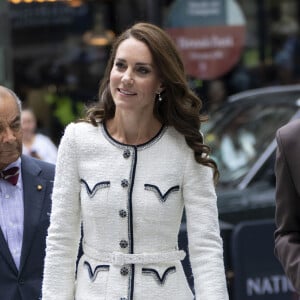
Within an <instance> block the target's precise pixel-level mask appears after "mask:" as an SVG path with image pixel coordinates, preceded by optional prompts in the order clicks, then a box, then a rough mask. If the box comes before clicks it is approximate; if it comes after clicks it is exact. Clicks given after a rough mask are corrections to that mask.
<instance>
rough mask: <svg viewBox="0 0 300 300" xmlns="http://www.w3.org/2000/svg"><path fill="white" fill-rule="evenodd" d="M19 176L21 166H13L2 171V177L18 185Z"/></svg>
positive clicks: (0, 174) (0, 173) (0, 176)
mask: <svg viewBox="0 0 300 300" xmlns="http://www.w3.org/2000/svg"><path fill="white" fill-rule="evenodd" d="M18 178H19V168H18V167H12V168H10V169H7V170H4V171H0V179H4V180H6V181H8V182H9V183H11V184H13V185H16V184H17V182H18Z"/></svg>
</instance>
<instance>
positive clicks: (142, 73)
mask: <svg viewBox="0 0 300 300" xmlns="http://www.w3.org/2000/svg"><path fill="white" fill-rule="evenodd" d="M110 91H111V94H112V97H113V100H114V103H115V105H116V111H117V110H120V109H122V110H131V111H134V112H136V113H138V114H140V113H142V112H143V114H144V113H145V112H146V113H149V114H153V107H154V101H155V97H156V94H157V93H159V92H161V91H162V83H161V80H160V78H159V77H158V72H157V68H156V66H155V65H154V62H153V58H152V55H151V52H150V50H149V49H148V47H147V46H146V44H144V43H143V42H141V41H138V40H136V39H135V38H129V39H126V40H124V41H123V42H122V43H121V44H120V45H119V47H118V49H117V51H116V57H115V60H114V65H113V67H112V70H111V72H110Z"/></svg>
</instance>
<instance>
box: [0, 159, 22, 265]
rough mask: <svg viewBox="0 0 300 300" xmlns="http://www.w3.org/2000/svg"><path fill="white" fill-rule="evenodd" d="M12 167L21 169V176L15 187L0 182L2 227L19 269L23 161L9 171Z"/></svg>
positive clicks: (0, 222)
mask: <svg viewBox="0 0 300 300" xmlns="http://www.w3.org/2000/svg"><path fill="white" fill-rule="evenodd" d="M11 167H19V168H20V174H19V179H18V182H17V184H16V185H15V186H14V185H12V184H10V183H9V182H7V181H5V180H0V226H1V230H2V233H3V236H4V238H5V240H6V242H7V244H8V247H9V250H10V252H11V254H12V257H13V259H14V261H15V264H16V267H17V268H19V265H20V257H21V250H22V240H23V221H24V203H23V184H22V174H21V159H20V158H19V159H18V160H17V161H15V162H13V163H12V164H10V165H9V166H8V167H7V169H8V168H11Z"/></svg>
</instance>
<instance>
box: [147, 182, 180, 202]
mask: <svg viewBox="0 0 300 300" xmlns="http://www.w3.org/2000/svg"><path fill="white" fill-rule="evenodd" d="M144 188H145V190H146V191H152V192H153V193H155V195H156V197H157V198H158V200H159V201H161V202H165V201H166V200H167V198H168V197H169V196H170V195H171V193H174V192H179V190H180V187H179V185H174V186H172V187H170V188H169V189H168V190H167V191H162V190H161V189H160V188H159V187H158V186H156V185H154V184H149V183H146V184H144Z"/></svg>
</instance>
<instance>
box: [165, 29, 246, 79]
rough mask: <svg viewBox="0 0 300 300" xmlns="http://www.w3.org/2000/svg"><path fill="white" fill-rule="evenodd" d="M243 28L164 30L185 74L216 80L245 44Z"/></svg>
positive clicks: (233, 61) (227, 69) (231, 65)
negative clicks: (178, 55) (174, 48)
mask: <svg viewBox="0 0 300 300" xmlns="http://www.w3.org/2000/svg"><path fill="white" fill-rule="evenodd" d="M245 30H246V29H245V26H243V25H232V26H230V25H227V26H226V25H225V26H208V27H188V28H167V29H166V31H167V32H168V33H169V34H170V35H171V37H172V38H173V39H174V40H175V43H176V45H177V48H178V50H179V51H180V52H181V55H182V58H183V61H184V63H185V67H186V71H187V74H188V75H191V76H195V77H197V78H200V79H207V80H209V79H215V78H217V77H218V76H221V75H223V74H225V73H226V72H228V71H229V70H230V69H231V68H232V67H233V66H234V65H235V64H236V63H237V62H238V60H239V59H240V56H241V52H242V50H243V46H244V44H245Z"/></svg>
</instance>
